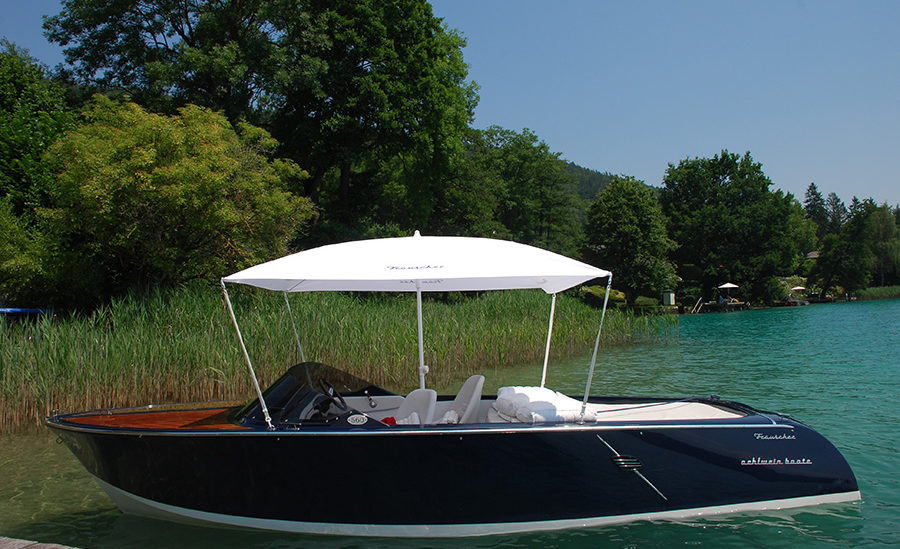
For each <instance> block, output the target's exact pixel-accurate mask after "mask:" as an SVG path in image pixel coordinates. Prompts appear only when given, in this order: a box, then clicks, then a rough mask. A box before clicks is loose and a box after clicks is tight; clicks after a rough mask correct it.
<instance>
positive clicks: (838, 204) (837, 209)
mask: <svg viewBox="0 0 900 549" xmlns="http://www.w3.org/2000/svg"><path fill="white" fill-rule="evenodd" d="M825 209H826V211H827V212H828V227H827V231H826V232H827V233H829V234H840V232H841V227H843V225H844V222H845V221H846V220H847V215H848V212H847V207H846V206H844V201H843V200H841V199H840V198H839V197H838V195H836V194H835V193H828V198H827V199H826V200H825Z"/></svg>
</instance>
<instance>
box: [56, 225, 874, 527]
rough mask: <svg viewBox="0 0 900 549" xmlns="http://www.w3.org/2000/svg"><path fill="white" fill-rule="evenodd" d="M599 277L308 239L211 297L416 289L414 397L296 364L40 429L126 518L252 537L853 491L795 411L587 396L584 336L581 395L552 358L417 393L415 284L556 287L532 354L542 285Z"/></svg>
mask: <svg viewBox="0 0 900 549" xmlns="http://www.w3.org/2000/svg"><path fill="white" fill-rule="evenodd" d="M595 278H606V279H607V288H609V285H610V283H611V279H612V275H611V273H609V272H608V271H604V270H602V269H598V268H595V267H592V266H590V265H586V264H584V263H580V262H577V261H574V260H571V259H568V258H565V257H563V256H559V255H557V254H553V253H551V252H547V251H545V250H540V249H537V248H532V247H529V246H525V245H522V244H516V243H512V242H505V241H500V240H491V239H479V238H462V237H422V236H419V235H418V233H417V234H416V235H415V236H413V237H405V238H391V239H379V240H369V241H358V242H349V243H344V244H336V245H331V246H323V247H321V248H315V249H312V250H308V251H304V252H300V253H297V254H293V255H291V256H287V257H284V258H281V259H278V260H274V261H270V262H268V263H264V264H261V265H257V266H255V267H251V268H249V269H247V270H245V271H241V272H239V273H236V274H234V275H232V276H229V277H226V278H225V279H223V283H222V287H223V290H225V288H226V283H238V284H250V285H254V286H258V287H262V288H267V289H270V290H273V291H280V292H296V291H408V292H415V293H416V294H417V298H418V299H417V305H418V306H417V312H418V320H419V368H418V376H419V383H420V387H419V388H418V389H416V390H414V391H412V392H411V393H409V394H408V395H396V394H392V393H391V392H389V391H386V390H384V389H382V388H380V387H377V386H375V385H373V384H371V383H369V382H367V381H365V380H361V379H358V378H356V377H354V376H352V375H350V374H348V373H346V372H342V371H340V370H337V369H334V368H331V367H329V366H326V365H324V364H319V363H316V362H303V363H301V364H298V365H296V366H294V367H292V368H290V369H289V370H288V371H287V372H286V373H285V374H284V375H283V376H282V377H281V378H279V379H278V380H277V381H276V382H275V383H273V384H272V385H271V386H270V387H269V388H268V389H266V390H265V391H262V390H261V389H260V388H259V386H258V385H255V386H256V388H257V398H255V399H253V400H251V401H250V402H249V403H247V404H245V405H243V406H233V407H232V406H221V405H218V406H216V405H208V406H197V405H194V406H148V407H142V408H131V409H120V410H102V411H94V412H83V413H77V414H65V415H56V416H53V417H50V418H48V420H47V424H48V425H49V427H50V428H51V429H53V430H54V431H55V432H56V433H57V434H58V435H59V436H60V437H61V438H62V439H63V440H64V441H65V442H66V444H67V445H68V446H69V448H71V450H72V452H73V453H74V454H75V455H76V456H77V457H78V459H79V460H80V461H81V462H82V463H83V464H84V466H85V467H86V468H87V470H88V471H89V472H90V473H91V474H92V475H93V476H94V478H95V479H96V481H97V482H98V484H100V486H101V487H102V488H103V489H104V490H105V491H106V492H107V493H108V494H109V496H110V497H111V498H112V499H113V501H114V502H115V503H116V504H117V505H118V506H119V507H120V508H121V509H122V510H123V511H125V512H131V513H136V514H141V515H146V516H151V517H158V518H165V519H171V520H179V521H190V522H200V523H206V524H213V525H228V526H242V527H249V528H258V529H266V530H278V531H288V532H307V533H323V534H341V535H364V536H365V535H371V536H417V537H418V536H470V535H487V534H497V533H509V532H524V531H535V530H549V529H559V528H569V527H583V526H592V525H603V524H611V523H619V522H626V521H631V520H641V519H678V518H684V517H694V516H700V515H713V514H719V513H727V512H735V511H745V510H762V509H775V508H790V507H800V506H806V505H815V504H819V503H835V502H845V501H855V500H858V499H859V498H860V494H859V491H858V487H857V483H856V479H855V478H854V475H853V472H852V471H851V470H850V467H849V465H848V464H847V462H846V460H845V459H844V458H843V456H841V454H840V453H839V452H838V450H837V449H836V448H835V447H834V446H833V445H832V444H831V443H830V442H829V441H828V440H826V439H825V438H824V437H822V436H821V435H820V434H818V433H817V432H815V431H814V430H812V429H810V428H809V427H807V426H805V425H803V424H802V423H799V422H797V421H795V420H793V419H791V418H789V417H786V416H782V415H778V414H774V413H769V412H763V411H759V410H756V409H754V408H752V407H750V406H747V405H744V404H740V403H736V402H729V401H723V400H720V399H718V398H717V397H710V398H690V399H680V398H671V399H662V398H653V399H642V398H633V397H601V396H590V395H589V390H590V384H591V379H592V376H593V372H594V365H595V363H596V354H597V348H596V345H595V350H594V358H593V359H592V362H591V367H590V370H589V372H588V376H587V377H588V379H587V381H586V387H585V394H584V395H580V396H573V395H563V394H560V393H557V392H555V391H553V390H551V389H549V388H547V387H545V386H544V380H545V379H546V371H547V360H546V358H545V361H544V371H543V375H542V379H541V383H540V385H536V386H534V387H503V388H501V389H500V390H499V391H498V393H497V394H496V395H485V394H482V387H483V384H484V377H483V376H480V375H476V376H472V377H471V378H469V379H468V380H467V381H466V382H465V383H464V384H463V386H462V388H461V389H460V390H459V392H458V393H457V394H455V395H444V396H438V395H437V394H436V392H435V391H433V390H432V389H428V388H426V382H425V381H426V374H427V372H428V367H427V366H426V365H425V361H424V351H423V344H422V333H423V330H422V320H421V318H422V317H421V293H422V292H425V291H470V290H502V289H523V288H541V289H543V290H544V291H545V292H547V293H548V294H551V296H553V298H552V300H551V320H550V329H549V330H548V347H547V350H548V353H547V354H546V355H545V357H546V356H549V340H550V332H551V331H552V314H553V310H554V309H555V302H556V300H555V296H556V294H557V293H558V292H560V291H563V290H565V289H567V288H570V287H573V286H576V285H578V284H581V283H583V282H586V281H588V280H591V279H595ZM607 294H608V292H607ZM225 297H226V302H227V303H228V306H229V310H231V302H230V300H229V299H228V293H227V290H225ZM285 297H286V294H285ZM604 313H605V304H604ZM232 318H234V315H233V313H232ZM602 318H603V315H602V314H601V320H600V325H601V329H602ZM235 327H236V328H237V329H238V335H239V336H240V329H239V327H238V324H237V321H236V320H235ZM239 339H240V340H241V345H242V347H243V340H242V338H239ZM598 341H599V334H598ZM244 351H245V357H246V359H247V366H248V369H249V371H250V373H251V375H253V378H254V383H255V374H253V366H252V362H251V360H250V357H249V356H248V355H247V353H246V348H244ZM301 354H302V349H301Z"/></svg>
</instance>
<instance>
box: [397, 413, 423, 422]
mask: <svg viewBox="0 0 900 549" xmlns="http://www.w3.org/2000/svg"><path fill="white" fill-rule="evenodd" d="M418 424H419V414H418V412H413V413H411V414H409V415H408V416H406V417H404V418H401V419H398V420H397V425H418Z"/></svg>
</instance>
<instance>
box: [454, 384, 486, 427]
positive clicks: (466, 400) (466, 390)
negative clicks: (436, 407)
mask: <svg viewBox="0 0 900 549" xmlns="http://www.w3.org/2000/svg"><path fill="white" fill-rule="evenodd" d="M482 387H484V376H483V375H479V374H475V375H473V376H471V377H469V379H467V380H466V382H465V383H463V386H462V387H460V389H459V392H458V393H456V398H455V399H453V403H452V404H450V408H449V411H453V412H455V413H456V416H457V417H458V418H459V419H458V420H457V421H456V422H455V423H469V422H471V421H472V419H473V418H474V417H475V412H477V411H478V405H479V404H480V403H481V389H482Z"/></svg>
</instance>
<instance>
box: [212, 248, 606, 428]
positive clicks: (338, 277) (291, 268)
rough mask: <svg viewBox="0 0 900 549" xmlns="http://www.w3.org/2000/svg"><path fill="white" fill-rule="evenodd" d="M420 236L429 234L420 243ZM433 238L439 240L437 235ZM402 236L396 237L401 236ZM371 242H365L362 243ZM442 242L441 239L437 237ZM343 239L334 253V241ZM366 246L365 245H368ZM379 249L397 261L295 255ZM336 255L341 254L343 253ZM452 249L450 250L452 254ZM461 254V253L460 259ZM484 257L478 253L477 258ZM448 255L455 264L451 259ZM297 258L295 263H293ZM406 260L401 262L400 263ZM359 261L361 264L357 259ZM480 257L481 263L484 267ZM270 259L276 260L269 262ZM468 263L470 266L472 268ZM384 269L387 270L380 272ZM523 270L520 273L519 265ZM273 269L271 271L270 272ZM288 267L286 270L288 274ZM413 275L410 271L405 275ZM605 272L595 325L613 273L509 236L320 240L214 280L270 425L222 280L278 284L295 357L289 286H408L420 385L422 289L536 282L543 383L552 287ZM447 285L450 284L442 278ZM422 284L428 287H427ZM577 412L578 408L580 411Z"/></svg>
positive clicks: (270, 286)
mask: <svg viewBox="0 0 900 549" xmlns="http://www.w3.org/2000/svg"><path fill="white" fill-rule="evenodd" d="M426 238H428V239H432V240H428V242H427V243H426V242H425V241H426ZM439 239H444V240H440V242H439ZM401 240H402V241H403V242H402V244H401V243H400V241H401ZM369 242H371V243H372V244H369ZM444 243H446V244H444ZM432 244H434V246H435V247H437V246H440V245H441V244H444V246H442V249H441V251H446V252H448V253H449V254H450V257H449V258H448V259H447V260H446V262H447V263H449V264H450V265H449V266H448V265H444V264H442V263H443V262H444V259H443V258H436V257H437V256H434V255H433V254H431V253H430V252H431V248H430V246H431V245H432ZM340 246H344V248H341V249H340V251H339V252H338V250H337V247H340ZM369 246H371V248H368V247H369ZM470 246H471V247H474V248H477V249H478V250H480V251H481V253H482V254H486V255H484V256H482V257H480V258H479V261H478V262H473V261H471V257H479V256H478V253H477V252H476V251H475V249H471V250H470V249H469V247H470ZM494 250H497V252H498V254H497V255H498V257H494V256H493V255H492V254H491V252H493V251H494ZM384 251H388V252H396V253H397V256H396V257H390V258H389V259H390V260H391V261H398V262H399V263H397V264H391V265H386V266H384V265H383V266H382V267H380V268H381V269H382V270H380V271H379V270H378V267H376V268H375V269H373V268H372V265H371V264H369V265H365V264H362V265H361V266H359V269H369V270H367V271H366V272H365V273H364V274H365V275H366V276H360V275H359V273H358V272H357V270H356V269H350V268H348V267H346V266H344V262H343V261H336V263H338V264H340V265H342V266H341V269H340V270H339V272H338V273H337V274H335V273H336V272H335V271H331V272H330V273H325V274H323V273H322V272H321V271H319V270H316V269H317V268H318V266H319V263H321V262H317V261H314V260H313V258H312V257H310V255H305V256H304V258H303V259H306V260H308V261H306V262H305V263H304V262H300V261H299V258H297V257H295V256H299V255H300V254H312V256H313V257H315V258H321V257H322V256H323V255H324V256H325V257H331V256H332V255H334V256H335V257H340V258H345V257H346V256H348V255H350V256H352V257H354V259H357V257H356V256H355V255H353V254H358V253H360V252H365V253H366V254H367V255H365V256H364V257H363V258H362V259H368V260H369V262H370V263H371V262H372V257H373V253H377V254H382V253H383V252H384ZM342 254H343V255H342ZM454 254H455V255H454ZM461 257H463V259H462V260H460V258H461ZM485 257H486V258H487V260H485V259H484V258H485ZM384 259H388V258H382V257H381V256H380V255H379V256H378V260H379V261H380V262H381V263H382V264H383V263H384V262H385V261H383V260H384ZM454 260H456V263H459V264H454ZM298 262H299V263H298ZM404 262H406V263H404ZM360 263H363V262H362V261H360ZM483 263H488V265H487V266H483ZM274 264H277V265H278V267H277V268H276V267H274V266H273V265H274ZM310 264H311V265H312V268H311V270H312V273H310V272H308V271H310V269H305V268H303V267H305V266H307V265H310ZM532 264H537V265H539V266H541V267H542V268H543V269H545V270H539V269H534V268H531V267H532ZM473 265H474V267H473ZM385 269H386V271H387V272H385ZM520 270H521V271H525V272H520ZM273 271H274V273H273ZM286 273H289V274H290V276H287V274H286ZM410 275H413V276H410ZM603 277H607V278H608V282H607V291H606V297H605V298H604V301H603V313H602V314H601V317H600V329H601V330H602V328H603V319H604V317H605V315H606V307H607V303H608V299H609V290H610V285H611V284H612V273H610V272H609V271H605V270H603V269H599V268H597V267H593V266H591V265H587V264H584V263H581V262H578V261H575V260H573V259H570V258H567V257H565V256H561V255H559V254H555V253H553V252H549V251H547V250H542V249H540V248H534V247H532V246H527V245H524V244H518V243H515V242H510V241H502V240H493V239H484V238H467V237H422V236H421V235H420V234H419V231H416V232H415V234H414V235H413V237H411V238H410V237H400V238H396V239H380V241H379V240H377V239H376V240H373V241H355V242H346V243H344V244H333V245H330V246H322V247H320V248H313V249H311V250H307V251H306V252H298V253H297V254H292V255H291V256H285V257H283V258H279V259H276V260H273V261H269V262H266V263H263V264H260V265H257V266H255V267H250V268H249V269H245V270H243V271H241V272H239V273H235V274H233V275H231V276H228V277H223V278H222V279H221V280H220V284H221V286H222V292H223V295H224V296H225V301H226V303H227V305H228V311H229V314H230V315H231V319H232V321H233V323H234V327H235V330H236V332H237V334H238V340H239V342H240V345H241V350H242V352H243V355H244V360H245V361H246V363H247V368H248V370H249V372H250V376H251V378H252V379H253V386H254V388H255V390H256V394H257V396H258V398H259V401H260V406H261V408H262V411H263V415H264V417H265V421H266V424H267V425H268V428H269V429H274V426H273V425H272V420H271V417H270V416H269V411H268V408H267V406H266V403H265V398H264V397H263V394H262V390H261V389H260V386H259V381H258V379H257V377H256V372H255V370H254V368H253V363H252V361H251V359H250V354H249V352H248V351H247V346H246V344H245V342H244V338H243V335H242V334H241V330H240V326H239V325H238V321H237V317H236V316H235V313H234V308H233V306H232V303H231V298H230V296H229V294H228V290H227V289H226V286H225V283H226V282H233V283H240V284H248V285H251V286H257V287H260V288H264V289H269V290H281V291H282V292H283V294H284V299H285V304H286V306H287V309H288V313H289V314H290V317H291V325H292V327H293V330H294V338H295V340H296V343H297V348H298V349H299V351H300V356H301V358H302V359H303V360H304V361H305V360H306V358H305V354H304V352H303V347H302V345H301V344H300V336H299V333H298V330H297V326H296V323H295V322H294V315H293V311H292V310H291V306H290V301H289V300H288V296H287V293H288V292H297V291H410V290H411V289H413V287H414V291H415V293H416V320H417V324H416V328H417V339H418V355H419V356H418V359H419V360H418V374H419V386H420V388H425V374H427V373H428V370H429V368H428V366H427V365H426V364H425V348H424V326H423V324H424V323H423V319H422V292H423V291H469V290H481V291H485V290H501V289H528V288H540V289H543V290H544V291H545V292H546V293H548V294H551V296H552V299H551V307H550V320H549V326H548V330H547V343H546V348H545V351H544V364H543V370H542V375H541V386H542V387H543V386H544V385H545V383H546V378H547V367H548V362H549V357H550V344H551V339H552V335H553V319H554V316H555V311H556V294H557V293H559V292H560V291H563V290H565V289H568V288H571V287H574V286H577V285H578V284H582V283H584V282H587V281H588V280H590V279H593V278H603ZM445 284H449V286H447V285H445ZM426 286H427V287H426ZM599 338H600V333H599V331H598V334H597V342H596V343H595V348H594V357H593V359H592V361H591V370H590V373H589V376H588V387H587V388H586V390H585V402H587V392H588V391H589V389H590V383H591V379H592V377H593V372H594V366H595V364H596V354H597V345H599ZM582 415H583V411H582Z"/></svg>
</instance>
